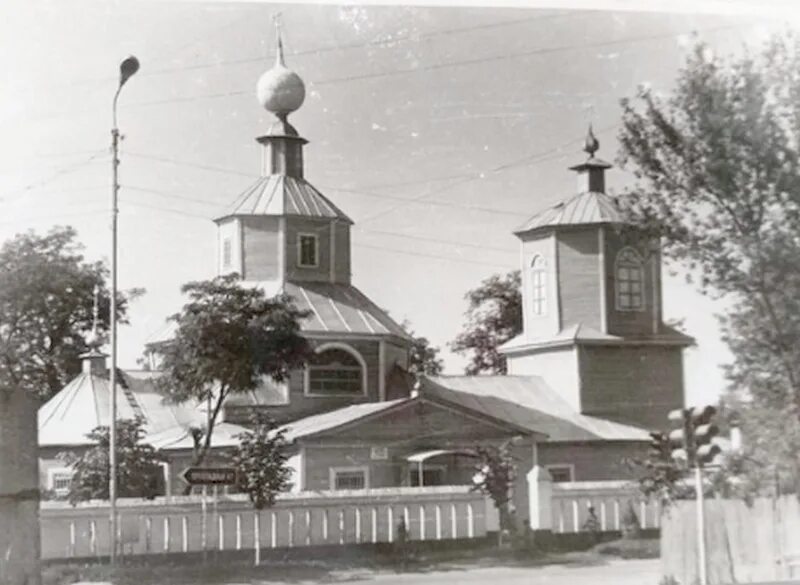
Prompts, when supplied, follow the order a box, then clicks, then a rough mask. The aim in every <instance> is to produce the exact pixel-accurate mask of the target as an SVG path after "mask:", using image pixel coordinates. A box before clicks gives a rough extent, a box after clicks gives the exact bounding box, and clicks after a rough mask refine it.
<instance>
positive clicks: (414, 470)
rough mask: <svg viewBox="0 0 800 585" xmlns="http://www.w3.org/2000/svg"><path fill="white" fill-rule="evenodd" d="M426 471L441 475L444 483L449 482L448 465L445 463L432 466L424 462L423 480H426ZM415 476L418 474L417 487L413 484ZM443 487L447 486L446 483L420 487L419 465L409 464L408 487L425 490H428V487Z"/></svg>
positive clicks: (432, 464)
mask: <svg viewBox="0 0 800 585" xmlns="http://www.w3.org/2000/svg"><path fill="white" fill-rule="evenodd" d="M426 471H435V472H437V473H441V474H442V480H443V482H446V481H447V465H445V464H443V463H431V464H428V463H425V462H423V464H422V478H423V479H424V478H425V472H426ZM414 474H417V484H416V485H414V482H413V477H414ZM441 485H447V484H446V483H436V484H427V483H426V484H425V485H423V486H420V485H419V463H409V464H408V486H409V487H423V488H426V487H435V486H441Z"/></svg>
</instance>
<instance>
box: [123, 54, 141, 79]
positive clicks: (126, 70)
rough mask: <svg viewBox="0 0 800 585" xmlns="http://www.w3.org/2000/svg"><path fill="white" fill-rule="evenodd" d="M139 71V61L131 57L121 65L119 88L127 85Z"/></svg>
mask: <svg viewBox="0 0 800 585" xmlns="http://www.w3.org/2000/svg"><path fill="white" fill-rule="evenodd" d="M137 71H139V60H138V59H137V58H136V57H134V56H133V55H131V56H130V57H128V58H127V59H125V60H124V61H123V62H122V63H120V65H119V86H120V87H122V86H123V85H125V82H126V81H128V80H129V79H130V78H131V77H133V75H134V74H135V73H136V72H137Z"/></svg>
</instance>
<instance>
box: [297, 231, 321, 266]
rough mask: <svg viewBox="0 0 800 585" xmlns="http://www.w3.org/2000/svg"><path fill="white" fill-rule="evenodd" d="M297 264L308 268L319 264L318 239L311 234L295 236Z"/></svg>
mask: <svg viewBox="0 0 800 585" xmlns="http://www.w3.org/2000/svg"><path fill="white" fill-rule="evenodd" d="M297 264H298V266H304V267H308V268H314V267H316V266H318V265H319V240H318V239H317V236H315V235H313V234H300V235H298V236H297Z"/></svg>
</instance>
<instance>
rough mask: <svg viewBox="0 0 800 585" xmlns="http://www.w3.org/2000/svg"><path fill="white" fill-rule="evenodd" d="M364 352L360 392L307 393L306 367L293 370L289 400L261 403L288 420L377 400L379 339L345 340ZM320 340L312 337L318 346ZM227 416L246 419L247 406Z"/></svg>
mask: <svg viewBox="0 0 800 585" xmlns="http://www.w3.org/2000/svg"><path fill="white" fill-rule="evenodd" d="M343 341H346V343H347V344H348V345H350V346H351V347H352V348H353V349H355V350H356V351H358V352H359V353H360V354H361V357H363V358H364V361H365V362H366V364H367V393H366V395H358V396H306V394H305V388H304V371H303V370H301V369H300V370H294V371H292V372H291V375H290V376H289V404H286V405H283V406H265V407H261V408H262V409H263V410H264V411H265V412H267V413H269V415H270V416H271V417H272V418H273V419H275V420H276V421H277V422H278V423H281V424H282V423H286V422H290V421H293V420H297V419H299V418H303V417H306V416H311V415H314V414H319V413H321V412H327V411H329V410H334V409H337V408H343V407H345V406H349V405H351V404H357V403H360V402H377V401H378V400H379V398H380V397H379V396H378V341H377V340H375V341H366V340H349V341H347V340H343ZM320 343H321V342H320V341H318V340H312V344H313V345H315V346H319V344H320ZM228 412H229V414H228V418H226V420H227V421H228V422H231V423H237V424H242V423H247V422H248V420H249V419H248V416H249V415H248V409H238V408H237V409H229V410H228Z"/></svg>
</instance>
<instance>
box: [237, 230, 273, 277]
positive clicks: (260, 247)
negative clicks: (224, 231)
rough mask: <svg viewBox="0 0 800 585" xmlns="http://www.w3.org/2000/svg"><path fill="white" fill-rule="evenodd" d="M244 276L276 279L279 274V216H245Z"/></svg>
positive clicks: (243, 237)
mask: <svg viewBox="0 0 800 585" xmlns="http://www.w3.org/2000/svg"><path fill="white" fill-rule="evenodd" d="M240 221H241V222H242V243H243V250H242V255H243V261H242V265H243V268H244V270H243V277H244V278H245V279H246V280H275V279H277V278H278V277H279V276H280V275H279V274H278V248H279V247H278V237H279V234H278V218H277V217H268V216H262V217H243V218H241V220H240Z"/></svg>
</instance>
